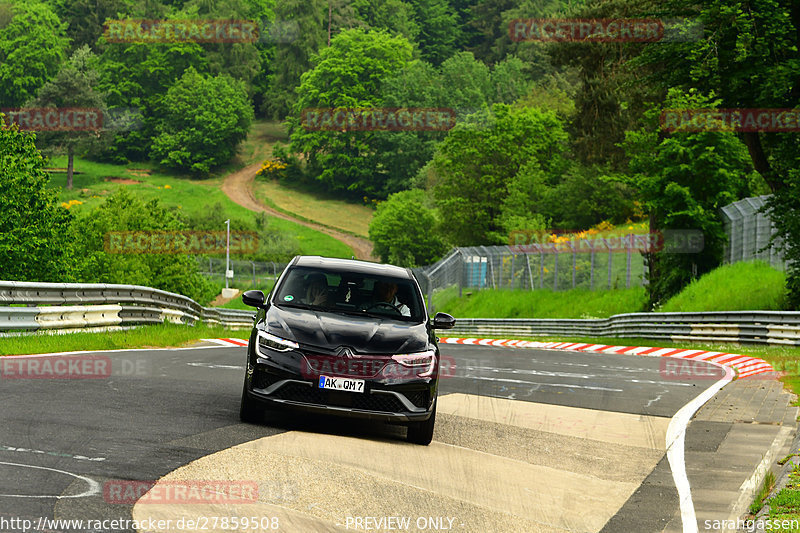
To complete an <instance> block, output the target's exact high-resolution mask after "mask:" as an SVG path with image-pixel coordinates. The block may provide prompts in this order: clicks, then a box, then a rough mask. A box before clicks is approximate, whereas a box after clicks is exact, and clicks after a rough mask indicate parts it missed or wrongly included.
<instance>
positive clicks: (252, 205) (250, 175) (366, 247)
mask: <svg viewBox="0 0 800 533" xmlns="http://www.w3.org/2000/svg"><path fill="white" fill-rule="evenodd" d="M259 168H261V165H260V164H255V165H250V166H248V167H245V168H243V169H242V170H239V171H238V172H234V173H233V174H229V175H228V176H227V177H226V178H225V181H224V182H223V183H222V192H224V193H225V194H226V195H228V198H230V199H231V200H233V201H234V202H236V203H237V204H239V205H240V206H242V207H244V208H246V209H249V210H250V211H255V212H264V213H267V214H268V215H270V216H273V217H278V218H282V219H284V220H291V221H292V222H296V223H297V224H302V225H303V226H305V227H307V228H311V229H314V230H317V231H321V232H322V233H325V234H327V235H330V236H331V237H333V238H334V239H336V240H337V241H341V242H343V243H345V244H346V245H347V246H349V247H350V248H352V249H353V253H354V254H355V256H356V259H364V260H367V261H374V260H375V258H374V257H373V256H372V243H371V242H369V240H367V239H364V238H361V237H356V236H355V235H350V234H349V233H344V232H341V231H337V230H335V229H332V228H328V227H325V226H321V225H319V224H315V223H314V222H308V221H306V220H300V219H297V218H294V217H292V216H291V215H287V214H286V213H282V212H280V211H277V210H275V209H272V208H271V207H269V206H266V205H264V204H262V203H261V202H259V201H258V200H256V198H255V196H254V195H253V181H254V180H255V178H256V172H258V169H259Z"/></svg>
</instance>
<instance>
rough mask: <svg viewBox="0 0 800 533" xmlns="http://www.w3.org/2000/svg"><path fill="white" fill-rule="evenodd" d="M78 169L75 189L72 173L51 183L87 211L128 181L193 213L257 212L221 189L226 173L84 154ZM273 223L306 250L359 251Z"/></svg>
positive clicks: (57, 161) (242, 217)
mask: <svg viewBox="0 0 800 533" xmlns="http://www.w3.org/2000/svg"><path fill="white" fill-rule="evenodd" d="M49 166H50V167H52V168H64V167H66V156H61V157H54V158H52V159H51V161H50V165H49ZM75 169H76V170H78V171H80V172H81V174H76V175H75V176H74V179H73V187H74V188H73V189H72V190H67V189H65V188H64V187H65V186H66V179H67V177H66V174H65V173H61V172H59V173H52V174H51V180H50V186H51V187H54V188H59V189H60V191H59V199H60V200H61V202H65V203H67V202H69V201H70V200H76V201H80V202H82V204H76V205H73V206H72V207H70V209H71V210H75V211H81V210H84V209H89V208H92V207H95V206H97V205H100V203H102V202H103V199H104V197H105V196H108V195H110V194H113V193H114V192H115V191H116V190H118V189H119V188H121V187H125V188H127V189H128V190H129V191H131V192H133V193H134V194H136V195H137V196H139V197H141V198H142V199H144V200H149V199H152V198H157V199H159V200H160V201H161V202H163V203H164V205H167V206H174V207H176V208H177V209H181V210H183V211H184V212H186V213H187V214H188V215H195V216H201V215H202V214H204V213H206V212H207V211H208V209H209V208H212V207H214V206H215V205H216V204H217V203H219V205H220V206H221V208H222V211H223V213H224V216H225V218H230V219H231V220H233V221H240V225H243V226H247V227H249V226H250V225H251V222H252V220H253V216H254V214H253V213H252V212H251V211H248V210H247V209H245V208H244V207H242V206H240V205H238V204H236V203H234V202H233V201H231V200H230V199H229V198H228V197H227V196H225V194H224V193H223V192H222V191H221V190H220V188H219V187H220V185H221V183H222V179H221V178H219V177H216V178H209V179H205V180H192V179H188V178H178V177H174V176H169V175H166V174H163V173H160V172H159V171H158V170H157V169H156V168H155V167H153V165H150V164H143V163H137V164H135V165H133V164H132V165H113V164H108V163H96V162H93V161H85V160H82V159H79V158H75ZM132 170H133V171H132ZM136 170H139V172H136ZM120 179H122V180H135V181H137V182H139V183H128V184H124V183H118V182H115V181H110V180H120ZM270 224H271V225H272V226H273V227H275V228H276V229H279V230H283V231H287V232H289V233H292V234H294V235H296V237H297V240H298V243H299V248H300V253H301V254H304V255H306V254H307V255H325V256H331V257H350V256H352V255H353V251H352V249H351V248H350V247H349V246H347V245H346V244H344V243H343V242H341V241H338V240H336V239H334V238H333V237H331V236H329V235H326V234H324V233H321V232H319V231H316V230H313V229H311V228H307V227H305V226H302V225H300V224H297V223H295V222H291V221H288V220H283V219H279V218H271V219H270ZM220 229H224V228H220Z"/></svg>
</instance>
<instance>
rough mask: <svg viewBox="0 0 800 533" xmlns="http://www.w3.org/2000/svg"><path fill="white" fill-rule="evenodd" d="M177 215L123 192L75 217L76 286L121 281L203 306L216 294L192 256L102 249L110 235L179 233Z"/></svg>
mask: <svg viewBox="0 0 800 533" xmlns="http://www.w3.org/2000/svg"><path fill="white" fill-rule="evenodd" d="M183 229H184V225H183V224H182V222H181V220H180V219H179V218H178V216H177V215H176V214H175V213H174V212H172V211H169V210H167V209H166V208H165V207H163V206H162V205H161V204H160V203H159V202H158V200H151V201H149V202H143V201H142V200H140V199H139V198H137V197H136V196H134V195H133V194H131V193H130V192H128V191H127V190H125V189H124V188H123V189H120V190H119V192H117V193H115V194H114V195H112V196H109V197H108V198H106V200H105V201H104V202H103V203H102V204H101V205H100V206H98V207H96V208H94V209H92V210H91V211H86V212H84V213H82V214H81V215H79V216H78V217H77V218H76V219H75V222H74V224H73V235H74V239H75V250H76V254H75V256H76V259H77V266H76V273H77V277H78V280H79V281H81V282H91V283H124V284H132V285H144V286H147V287H155V288H157V289H162V290H165V291H170V292H176V293H178V294H183V295H185V296H189V297H190V298H193V299H195V300H197V301H198V302H200V303H201V304H204V303H206V302H208V301H209V300H210V299H211V298H212V297H213V296H214V293H215V292H216V289H215V288H214V287H213V285H212V284H211V283H210V282H209V281H208V280H206V279H205V278H204V277H203V276H202V275H201V274H200V273H199V271H198V267H197V262H196V261H195V259H194V257H192V256H188V255H183V254H168V253H165V254H147V253H111V252H110V251H107V250H106V249H105V247H104V245H105V242H106V240H105V239H106V236H107V235H110V234H111V233H112V232H128V231H180V230H183Z"/></svg>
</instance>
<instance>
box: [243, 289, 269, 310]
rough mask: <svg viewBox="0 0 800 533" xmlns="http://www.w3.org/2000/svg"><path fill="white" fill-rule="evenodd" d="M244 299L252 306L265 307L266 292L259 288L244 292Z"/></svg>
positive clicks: (245, 302) (246, 303)
mask: <svg viewBox="0 0 800 533" xmlns="http://www.w3.org/2000/svg"><path fill="white" fill-rule="evenodd" d="M242 301H243V302H244V305H249V306H250V307H264V293H263V292H261V291H258V290H252V291H247V292H245V293H244V294H242Z"/></svg>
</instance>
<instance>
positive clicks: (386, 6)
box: [351, 0, 420, 43]
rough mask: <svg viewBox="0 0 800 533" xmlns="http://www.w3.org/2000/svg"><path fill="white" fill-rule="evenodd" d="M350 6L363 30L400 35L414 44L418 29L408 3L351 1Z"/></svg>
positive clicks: (398, 1) (366, 0)
mask: <svg viewBox="0 0 800 533" xmlns="http://www.w3.org/2000/svg"><path fill="white" fill-rule="evenodd" d="M351 5H352V7H353V8H354V11H355V13H356V15H357V16H358V18H359V19H360V20H361V21H362V22H363V23H364V26H365V27H366V28H365V29H374V30H385V31H386V32H387V33H389V35H393V36H398V35H402V36H403V37H405V38H406V39H408V40H409V41H410V42H412V43H413V42H416V40H417V35H419V31H420V27H419V24H418V22H417V20H415V18H414V8H413V6H411V5H410V4H409V3H407V2H404V1H403V0H383V1H381V2H374V1H371V0H353V1H352V3H351Z"/></svg>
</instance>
